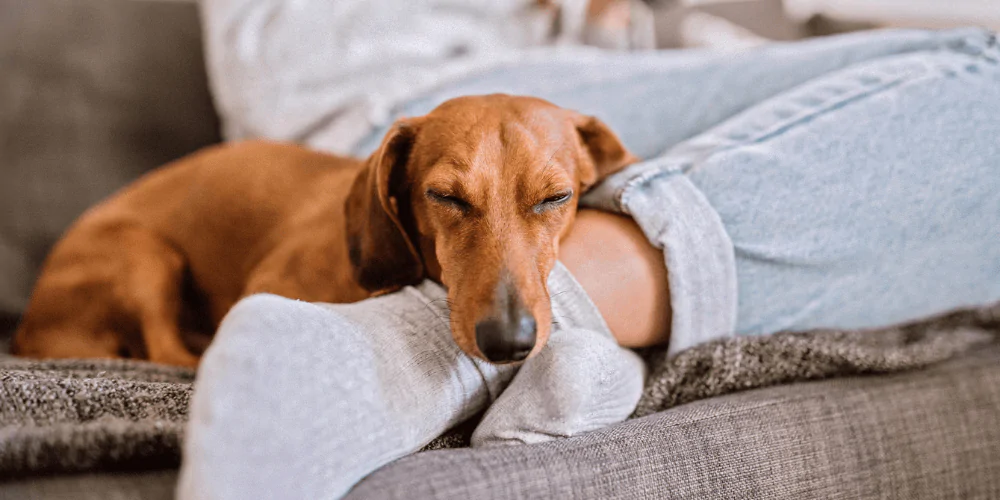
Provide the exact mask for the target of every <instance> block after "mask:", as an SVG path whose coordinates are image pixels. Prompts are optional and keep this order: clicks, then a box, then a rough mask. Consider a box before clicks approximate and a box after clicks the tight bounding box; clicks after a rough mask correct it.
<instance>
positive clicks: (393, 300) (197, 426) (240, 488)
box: [178, 266, 644, 499]
mask: <svg viewBox="0 0 1000 500" xmlns="http://www.w3.org/2000/svg"><path fill="white" fill-rule="evenodd" d="M549 288H550V290H551V291H552V295H553V301H552V302H553V304H552V306H553V316H554V317H555V318H556V320H557V321H558V323H557V325H556V326H555V328H553V332H552V336H551V340H550V342H552V348H551V349H549V348H546V349H543V350H542V352H543V353H546V354H545V355H544V356H535V357H533V358H531V359H529V360H528V361H526V362H525V364H524V366H523V367H521V370H522V373H521V374H520V375H518V377H517V379H516V381H515V382H514V383H512V384H511V385H510V386H509V387H506V386H507V384H508V383H509V382H510V378H511V377H512V376H513V374H514V370H515V369H516V368H515V367H513V366H505V367H497V366H494V365H491V364H489V363H486V362H484V361H479V360H473V359H471V358H469V357H467V356H466V355H465V354H463V353H462V352H461V351H460V350H459V348H458V347H457V346H456V345H455V342H454V341H453V340H452V337H451V333H450V330H449V328H448V319H447V315H448V311H447V309H446V304H447V303H446V300H445V298H446V294H445V292H444V290H443V289H442V288H441V287H440V286H439V285H436V284H433V283H430V282H425V283H424V284H422V285H420V286H417V287H412V288H411V287H408V288H405V289H403V290H402V291H400V292H396V293H393V294H388V295H384V296H381V297H377V298H374V299H369V300H366V301H362V302H359V303H355V304H336V305H333V304H311V303H306V302H300V301H295V300H290V299H285V298H281V297H277V296H273V295H255V296H251V297H249V298H247V299H244V300H243V301H241V302H239V303H238V304H237V305H236V306H235V307H234V308H233V309H232V311H230V313H229V314H228V315H227V316H226V319H225V320H224V321H223V324H222V325H221V326H220V328H219V331H218V333H217V334H216V338H215V339H214V341H213V342H212V344H211V346H210V347H209V349H208V351H207V352H206V354H205V356H204V358H203V359H202V362H201V365H200V367H199V372H198V379H197V381H196V382H195V391H194V396H193V399H192V402H191V410H190V422H189V424H188V427H187V433H186V437H185V443H184V459H183V463H182V467H181V475H180V481H179V486H178V498H181V499H202V498H204V499H228V498H232V499H244V498H338V497H340V496H341V495H343V494H344V493H346V492H347V491H348V490H349V489H350V488H351V487H352V486H353V485H354V484H355V483H356V482H357V481H358V480H360V479H361V478H363V477H364V476H365V475H367V474H368V473H370V472H372V471H373V470H375V469H377V468H378V467H380V466H382V465H384V464H385V463H388V462H389V461H391V460H394V459H396V458H399V457H401V456H404V455H406V454H409V453H412V452H415V451H417V450H419V449H420V448H421V447H423V446H424V445H425V444H427V443H428V442H429V441H431V440H432V439H433V438H435V437H437V436H438V435H440V434H441V433H443V432H444V431H445V430H447V429H448V428H450V427H452V426H454V425H455V424H457V423H459V422H461V421H463V420H465V419H466V418H468V417H470V416H472V415H474V414H476V413H477V412H479V411H481V410H482V409H484V408H486V406H487V405H489V404H490V403H491V402H492V401H493V400H494V399H496V398H497V396H498V395H499V394H500V393H501V391H502V392H503V394H502V396H501V397H500V399H499V400H497V401H496V403H495V404H494V407H493V408H491V410H490V412H489V413H490V415H491V417H490V418H489V419H488V422H491V423H490V424H488V425H487V426H486V427H484V428H483V430H482V431H481V432H479V435H480V436H485V437H481V438H479V439H477V442H498V441H508V440H510V439H518V437H520V436H532V439H533V440H536V439H550V438H553V437H556V436H562V435H573V434H577V433H579V432H583V431H586V430H591V429H593V428H595V427H599V426H603V425H607V424H609V423H613V422H617V421H621V420H624V419H625V418H626V417H628V415H629V414H630V413H631V412H632V411H633V409H634V407H635V404H636V402H637V401H638V398H639V396H640V393H641V389H642V382H643V376H644V373H643V369H644V367H643V365H642V363H641V361H640V360H639V359H638V357H637V356H636V355H635V354H634V353H632V352H630V351H628V350H625V349H622V348H619V347H618V346H617V344H615V343H614V342H608V341H607V339H610V333H608V332H607V327H606V326H605V325H604V323H603V321H602V320H601V318H600V313H599V312H597V311H596V310H595V309H594V308H593V306H592V304H591V303H590V302H589V300H588V299H587V298H586V295H585V293H584V292H583V291H582V290H581V289H580V288H579V285H577V284H576V282H575V281H574V280H573V279H572V277H570V276H569V275H568V273H567V272H566V270H565V269H564V268H562V267H561V266H557V269H556V270H555V271H554V272H553V273H552V277H551V278H550V281H549ZM602 339H604V341H602ZM579 353H590V355H587V356H583V355H578V354H579ZM595 353H599V355H595ZM550 364H553V365H554V366H553V367H549V365H550ZM609 380H614V383H609V382H606V381H609ZM588 381H589V382H588ZM602 381H604V382H602ZM580 384H583V385H584V386H586V388H587V389H588V390H583V388H582V387H581V386H580ZM505 387H506V389H505ZM531 398H536V399H537V398H541V402H540V403H539V404H534V405H530V406H526V405H523V404H520V402H521V401H524V400H526V399H531ZM524 440H527V439H521V441H524Z"/></svg>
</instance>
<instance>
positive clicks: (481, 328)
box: [476, 311, 538, 363]
mask: <svg viewBox="0 0 1000 500" xmlns="http://www.w3.org/2000/svg"><path fill="white" fill-rule="evenodd" d="M537 331H538V323H537V322H535V318H534V316H532V315H531V314H529V313H528V312H527V311H518V312H517V313H515V314H514V315H512V317H510V318H505V319H498V318H488V319H484V320H482V321H480V322H478V323H476V345H478V346H479V352H481V353H483V356H485V357H486V359H488V360H489V361H491V362H493V363H510V362H514V361H523V360H524V359H525V358H527V357H528V354H531V350H532V349H534V348H535V337H536V333H537Z"/></svg>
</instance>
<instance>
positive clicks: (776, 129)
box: [614, 31, 1000, 215]
mask: <svg viewBox="0 0 1000 500" xmlns="http://www.w3.org/2000/svg"><path fill="white" fill-rule="evenodd" d="M973 37H975V38H977V39H979V38H980V36H976V35H970V36H968V37H965V38H962V39H961V40H958V41H957V42H954V43H952V44H948V45H945V46H943V47H941V48H939V49H937V50H925V51H915V52H911V53H909V54H906V55H912V54H917V53H920V52H937V51H939V50H948V51H952V52H957V53H962V54H966V55H971V56H974V57H978V58H980V59H983V60H985V61H987V62H989V63H992V64H996V63H997V60H996V59H994V58H993V57H991V56H990V55H987V51H991V52H992V51H997V52H1000V45H998V39H997V33H996V32H991V31H983V32H982V37H981V38H982V39H983V41H984V44H983V47H984V48H983V49H980V50H973V47H974V46H975V45H974V44H972V43H970V39H971V38H973ZM898 55H903V54H898ZM861 64H864V63H861ZM845 69H847V68H845ZM926 74H927V72H922V73H921V74H920V75H904V76H900V77H897V78H895V79H893V80H891V81H887V82H886V81H882V82H878V83H880V85H878V86H875V85H872V86H868V87H865V88H862V89H860V90H859V91H857V92H854V93H852V94H849V95H842V96H837V97H838V98H837V99H835V100H831V101H830V102H828V103H827V104H826V105H824V106H822V107H817V108H814V109H813V110H812V111H809V112H806V113H804V114H802V115H800V116H797V117H795V118H793V119H789V120H786V121H785V122H784V123H782V122H780V121H779V122H776V123H775V124H774V125H773V126H772V127H770V128H769V129H768V130H765V131H763V132H762V133H759V134H757V135H756V136H752V137H750V138H748V139H745V140H743V141H740V142H738V143H733V144H729V145H726V146H720V147H718V148H715V149H714V150H712V151H711V152H709V153H708V154H706V155H705V156H703V157H701V160H702V162H704V161H707V160H708V159H710V158H712V157H715V156H716V155H718V154H721V153H725V152H727V151H731V150H733V149H737V148H742V147H746V146H748V145H753V144H760V143H762V142H765V141H768V140H770V139H774V138H776V137H779V136H780V135H782V134H783V133H785V132H788V131H789V130H792V129H793V128H795V127H796V126H798V125H802V124H804V123H808V122H809V121H811V120H813V119H815V118H817V117H819V116H822V115H823V114H825V113H828V112H830V111H836V110H838V109H840V108H842V107H844V106H849V105H851V104H853V103H855V102H857V101H859V100H861V99H865V98H867V97H872V96H874V95H877V94H880V93H882V92H885V91H887V90H891V89H893V88H895V87H898V86H900V85H902V84H903V83H905V82H907V81H911V80H912V79H914V78H916V77H917V76H923V75H926ZM817 78H823V77H822V76H820V77H817ZM667 156H669V152H668V153H667ZM680 163H681V164H680V165H679V166H677V165H665V166H662V167H656V168H653V169H652V171H649V172H643V173H641V174H639V175H637V176H635V177H634V178H632V179H629V180H628V181H626V182H624V183H623V184H622V185H621V187H619V188H618V189H617V190H616V191H615V193H614V201H615V205H616V206H617V207H618V209H619V210H620V211H621V212H622V213H625V214H628V215H632V213H631V212H630V211H629V209H628V203H629V199H630V196H631V194H632V192H633V191H634V190H635V189H638V188H639V187H640V186H642V185H645V184H648V183H650V182H652V181H654V180H656V179H658V178H660V177H663V176H666V175H671V174H677V173H679V174H688V173H689V172H691V171H692V170H693V169H695V168H696V167H695V165H694V163H693V162H691V161H682V162H680ZM671 167H674V168H671Z"/></svg>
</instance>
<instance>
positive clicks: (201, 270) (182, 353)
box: [13, 95, 635, 366]
mask: <svg viewBox="0 0 1000 500" xmlns="http://www.w3.org/2000/svg"><path fill="white" fill-rule="evenodd" d="M633 161H635V158H634V157H633V156H632V155H631V154H630V153H629V152H628V151H627V150H626V149H625V148H624V146H622V144H621V142H620V141H619V140H618V138H617V137H616V136H615V134H614V133H613V132H611V130H609V129H608V127H607V126H605V125H604V124H603V123H601V122H600V121H599V120H597V119H595V118H593V117H588V116H583V115H580V114H578V113H576V112H573V111H569V110H565V109H562V108H559V107H557V106H554V105H552V104H550V103H548V102H545V101H542V100H540V99H534V98H527V97H514V96H506V95H490V96H473V97H463V98H458V99H453V100H451V101H448V102H446V103H444V104H442V105H441V106H439V107H438V108H436V109H435V110H434V111H432V112H431V113H430V114H428V115H426V116H423V117H418V118H408V119H402V120H399V121H398V122H396V123H395V124H394V126H393V127H392V129H391V130H390V131H389V132H388V134H386V136H385V139H384V140H383V141H382V144H381V146H380V147H379V149H378V150H377V151H376V152H375V153H374V154H373V155H372V156H371V157H370V158H368V159H367V160H366V161H363V160H357V159H351V158H343V157H336V156H331V155H327V154H322V153H318V152H314V151H310V150H307V149H304V148H302V147H299V146H295V145H286V144H277V143H269V142H244V143H235V144H229V145H223V146H217V147H212V148H208V149H205V150H203V151H200V152H197V153H195V154H192V155H190V156H188V157H185V158H182V159H180V160H178V161H176V162H174V163H172V164H169V165H167V166H164V167H162V168H160V169H157V170H155V171H153V172H151V173H149V174H148V175H146V176H145V177H143V178H141V179H139V180H138V181H136V182H135V183H133V184H132V185H130V186H127V187H126V188H124V189H123V190H122V191H121V192H119V193H117V194H116V195H114V196H113V197H111V198H110V199H108V200H106V201H104V202H103V203H101V204H99V205H97V206H95V207H94V208H92V209H90V210H89V211H88V212H86V213H85V214H84V215H83V216H81V217H80V219H79V220H78V221H77V222H76V223H75V224H74V226H73V227H71V228H70V229H69V231H68V232H67V233H66V234H65V236H64V237H63V239H62V240H61V241H59V242H58V243H57V244H56V246H55V247H54V249H53V250H52V253H51V254H50V255H49V257H48V259H47V261H46V262H45V265H44V267H43V270H42V273H41V276H40V277H39V279H38V282H37V284H36V286H35V290H34V292H33V295H32V298H31V302H30V304H29V306H28V309H27V311H26V313H25V316H24V319H23V321H22V322H21V325H20V328H19V330H18V332H17V333H16V334H15V337H14V342H13V348H14V351H15V353H17V354H21V355H25V356H34V357H120V356H126V357H128V356H130V357H140V358H143V357H144V358H148V359H149V360H151V361H155V362H160V363H169V364H176V365H185V366H194V365H196V364H197V362H198V355H197V354H195V353H193V352H192V351H194V352H199V350H201V349H203V347H204V346H202V347H201V348H198V347H197V346H192V342H190V341H186V339H189V338H190V336H191V335H190V334H191V332H195V331H199V330H200V331H203V332H205V334H206V335H210V332H212V331H214V329H215V327H216V326H217V325H218V324H219V322H220V321H221V320H222V318H223V316H224V315H225V314H226V312H227V311H228V310H229V309H230V307H232V306H233V304H235V303H236V301H238V300H239V299H240V298H241V297H245V296H247V295H250V294H254V293H261V292H267V293H273V294H278V295H282V296H285V297H291V298H296V299H301V300H305V301H315V302H353V301H358V300H361V299H364V298H366V297H369V296H371V295H373V294H375V293H380V292H386V291H392V290H395V289H398V288H400V287H403V286H406V285H411V284H415V283H418V282H420V281H421V280H423V279H425V278H431V279H434V280H436V281H438V282H440V283H442V284H444V285H445V286H446V287H447V289H448V298H449V301H450V305H451V308H452V309H451V311H452V312H451V329H452V332H453V337H454V339H455V342H456V343H457V344H458V346H459V347H461V348H462V350H463V351H465V352H466V353H468V354H469V355H472V356H480V357H482V358H485V359H488V360H490V361H493V362H497V363H502V362H511V361H519V360H523V359H525V358H527V357H528V356H529V355H530V354H531V353H533V352H537V351H538V350H539V349H540V348H541V347H542V346H543V345H545V342H546V341H547V339H548V334H549V329H550V325H551V321H552V319H551V316H552V313H551V310H550V306H549V294H548V290H547V289H546V278H547V276H548V275H549V272H550V271H551V270H552V267H553V265H554V262H555V258H556V254H557V252H558V247H559V240H560V238H561V236H562V235H563V234H564V233H566V232H567V230H568V228H569V227H570V224H571V223H572V221H573V218H574V215H575V212H576V202H577V200H578V198H579V196H580V194H582V193H583V192H585V191H586V190H587V189H589V188H590V187H591V186H593V185H594V184H595V183H597V182H598V181H599V180H600V179H601V178H602V177H604V176H606V175H608V174H610V173H612V172H615V171H617V170H619V169H621V168H622V167H624V166H625V165H627V164H628V163H631V162H633Z"/></svg>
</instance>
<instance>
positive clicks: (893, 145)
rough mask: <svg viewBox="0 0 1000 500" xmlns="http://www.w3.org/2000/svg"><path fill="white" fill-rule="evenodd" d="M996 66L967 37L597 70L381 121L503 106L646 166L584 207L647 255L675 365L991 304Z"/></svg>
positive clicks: (997, 153)
mask: <svg viewBox="0 0 1000 500" xmlns="http://www.w3.org/2000/svg"><path fill="white" fill-rule="evenodd" d="M998 59H1000V49H998V47H997V40H996V36H995V35H993V34H991V33H988V32H986V31H983V30H977V29H964V30H953V31H881V32H866V33H861V34H855V35H849V36H841V37H833V38H826V39H817V40H813V41H808V42H799V43H794V44H779V45H775V46H771V47H768V48H764V49H761V50H755V51H751V52H746V53H740V54H727V55H719V54H709V53H702V52H680V53H674V52H651V53H632V54H627V55H622V54H609V55H608V56H607V58H606V60H603V61H599V62H588V63H582V62H560V61H553V62H552V63H548V64H545V65H537V66H519V67H512V68H505V69H502V70H499V71H496V72H493V73H490V74H484V75H480V76H479V77H476V78H473V79H469V80H467V81H464V82H461V83H458V84H454V85H450V86H448V87H446V88H443V89H440V90H439V91H438V92H436V93H433V94H432V95H428V96H426V97H424V98H422V99H418V100H415V101H412V102H410V103H408V104H406V105H405V106H403V107H402V108H401V109H399V113H398V114H399V115H406V116H412V115H420V114H424V113H426V112H428V111H430V110H431V109H432V108H434V107H435V106H437V105H438V104H439V103H441V102H443V101H444V100H447V99H449V98H451V97H454V96H458V95H466V94H484V93H492V92H506V93H513V94H525V95H535V96H538V97H542V98H544V99H547V100H550V101H552V102H553V103H555V104H558V105H560V106H564V107H567V108H572V109H576V110H579V111H582V112H585V113H589V114H593V115H596V116H598V117H599V118H601V119H602V120H604V121H605V122H606V123H608V124H609V125H610V126H611V127H612V128H613V129H614V130H615V131H616V132H617V133H618V134H619V135H620V136H621V138H622V140H623V141H624V142H625V144H626V145H627V146H628V147H629V148H630V149H631V150H632V151H633V152H634V153H636V154H637V155H639V156H641V157H643V158H648V160H646V161H644V162H642V163H640V164H637V165H634V166H632V167H630V168H628V169H627V170H626V171H624V172H621V173H619V174H617V175H615V176H613V177H612V178H610V179H608V180H607V181H606V182H605V183H604V184H602V185H601V186H600V187H599V188H598V189H597V190H595V191H594V192H592V193H591V194H590V195H589V196H587V197H586V198H585V200H584V203H585V204H588V205H590V206H595V207H599V208H604V209H608V210H612V211H617V212H621V213H626V214H629V215H631V216H632V217H633V218H634V219H635V220H636V221H637V222H638V223H639V224H640V226H641V227H642V228H643V230H644V231H645V233H646V235H647V236H648V237H649V239H650V241H651V242H652V243H653V244H654V245H656V246H658V247H660V248H663V250H664V253H665V259H666V264H667V268H668V272H669V281H670V292H671V302H672V304H671V305H672V308H673V318H674V319H673V325H672V340H671V348H672V349H673V350H679V349H682V348H685V347H689V346H691V345H694V344H696V343H700V342H703V341H706V340H710V339H712V338H718V337H724V336H730V335H754V334H766V333H773V332H776V331H780V330H788V329H792V330H803V329H810V328H818V327H843V328H865V327H876V326H881V325H886V324H891V323H896V322H900V321H905V320H910V319H915V318H919V317H923V316H928V315H933V314H935V313H939V312H942V311H946V310H949V309H953V308H956V307H960V306H967V305H974V304H982V303H988V302H992V301H997V300H1000V65H998ZM383 132H384V130H376V131H374V132H373V133H372V135H371V137H370V138H369V139H368V140H366V141H365V142H364V143H363V144H361V145H360V146H359V147H358V150H357V153H358V154H367V153H368V152H370V151H371V150H372V149H373V148H374V147H375V145H377V141H378V139H379V138H380V137H381V135H382V134H383Z"/></svg>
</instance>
